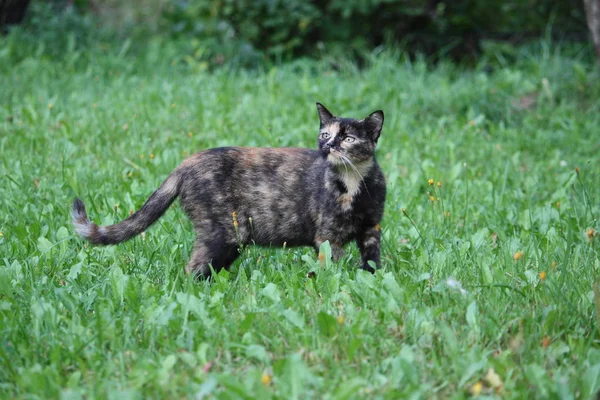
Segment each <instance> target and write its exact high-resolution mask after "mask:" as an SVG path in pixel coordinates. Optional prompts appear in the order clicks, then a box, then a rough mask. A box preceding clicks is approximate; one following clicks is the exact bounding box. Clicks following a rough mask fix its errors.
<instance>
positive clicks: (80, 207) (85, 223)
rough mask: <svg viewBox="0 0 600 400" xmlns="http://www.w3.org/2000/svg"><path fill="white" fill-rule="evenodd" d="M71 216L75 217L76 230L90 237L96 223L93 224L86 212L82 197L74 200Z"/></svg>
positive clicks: (85, 236)
mask: <svg viewBox="0 0 600 400" xmlns="http://www.w3.org/2000/svg"><path fill="white" fill-rule="evenodd" d="M71 217H72V218H73V225H74V226H75V232H77V233H78V234H79V235H81V236H83V237H84V238H86V239H88V238H89V237H90V234H91V233H92V230H93V225H94V224H92V223H91V222H90V220H89V219H88V216H87V213H86V212H85V205H84V204H83V201H81V199H80V198H75V201H73V207H71Z"/></svg>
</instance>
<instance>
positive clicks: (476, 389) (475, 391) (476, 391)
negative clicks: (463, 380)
mask: <svg viewBox="0 0 600 400" xmlns="http://www.w3.org/2000/svg"><path fill="white" fill-rule="evenodd" d="M482 390H483V383H481V382H480V381H477V382H475V383H474V384H473V386H471V394H472V395H473V396H479V395H480V394H481V391H482Z"/></svg>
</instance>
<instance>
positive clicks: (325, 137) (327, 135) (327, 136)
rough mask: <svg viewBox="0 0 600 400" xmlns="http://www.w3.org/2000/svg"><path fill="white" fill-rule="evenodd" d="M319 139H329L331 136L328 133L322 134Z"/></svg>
mask: <svg viewBox="0 0 600 400" xmlns="http://www.w3.org/2000/svg"><path fill="white" fill-rule="evenodd" d="M321 137H322V138H323V139H329V138H330V137H331V135H330V134H329V133H327V132H323V133H321Z"/></svg>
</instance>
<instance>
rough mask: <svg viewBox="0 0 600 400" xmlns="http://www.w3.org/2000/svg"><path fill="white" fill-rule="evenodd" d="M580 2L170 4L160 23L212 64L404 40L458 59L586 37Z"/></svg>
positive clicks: (230, 0)
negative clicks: (544, 38)
mask: <svg viewBox="0 0 600 400" xmlns="http://www.w3.org/2000/svg"><path fill="white" fill-rule="evenodd" d="M580 3H581V2H579V1H572V0H560V1H553V2H548V1H543V0H510V1H486V2H482V1H476V0H460V1H440V0H370V1H362V0H350V1H342V0H319V1H314V2H306V1H303V0H291V1H284V0H274V1H273V0H258V1H251V0H244V1H235V0H173V1H171V3H170V6H169V7H168V8H167V11H166V12H165V14H164V19H165V22H166V23H167V25H168V28H169V30H170V31H171V32H172V33H173V34H176V35H181V34H187V35H192V36H195V37H197V38H202V39H205V40H208V41H209V43H210V44H211V45H212V46H209V47H211V48H212V49H213V50H212V53H211V56H212V57H213V60H212V61H213V62H217V63H220V62H222V61H223V60H224V59H226V58H229V57H236V58H238V59H239V57H243V56H244V54H246V55H252V56H253V57H256V55H257V52H258V54H264V55H267V56H275V57H277V58H278V57H287V56H294V55H296V56H297V55H301V54H315V52H317V51H319V50H323V49H326V50H327V51H328V52H331V51H333V52H340V53H344V54H345V55H348V54H352V52H356V51H361V50H365V49H369V48H373V47H375V46H378V45H381V44H383V43H386V42H387V41H394V42H403V43H404V44H405V45H406V47H407V48H408V49H409V50H410V51H412V52H426V53H428V54H437V55H440V54H446V53H448V52H450V53H451V54H452V55H453V56H456V58H462V57H464V56H471V55H474V54H478V53H479V52H480V50H481V44H482V41H483V40H485V39H495V40H498V39H501V40H511V41H520V40H522V39H527V38H530V37H536V36H540V35H543V34H544V32H545V30H546V29H547V28H548V27H549V26H550V27H553V29H554V33H555V34H556V35H557V36H560V37H564V36H569V37H572V36H574V37H577V38H580V39H581V38H585V35H586V26H585V19H584V13H583V9H582V4H580ZM240 51H241V53H240ZM203 55H205V54H203ZM209 58H210V57H209Z"/></svg>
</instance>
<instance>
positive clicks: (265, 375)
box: [260, 372, 273, 386]
mask: <svg viewBox="0 0 600 400" xmlns="http://www.w3.org/2000/svg"><path fill="white" fill-rule="evenodd" d="M272 380H273V378H272V377H271V375H269V374H268V373H266V372H265V373H263V374H262V376H261V377H260V383H262V384H263V385H265V386H269V385H270V384H271V381H272Z"/></svg>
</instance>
